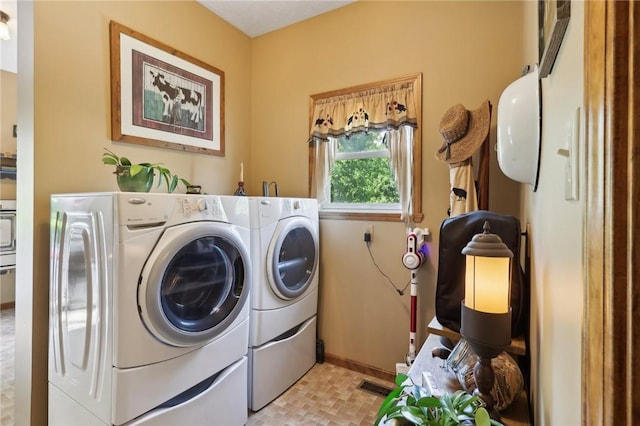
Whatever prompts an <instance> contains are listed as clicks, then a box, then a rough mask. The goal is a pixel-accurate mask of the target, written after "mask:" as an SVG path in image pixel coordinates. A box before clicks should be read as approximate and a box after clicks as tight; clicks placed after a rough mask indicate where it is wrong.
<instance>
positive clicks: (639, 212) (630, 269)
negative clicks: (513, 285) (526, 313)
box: [582, 1, 640, 425]
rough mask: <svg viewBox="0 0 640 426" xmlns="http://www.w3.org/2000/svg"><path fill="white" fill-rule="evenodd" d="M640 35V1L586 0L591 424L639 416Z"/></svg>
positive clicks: (586, 378)
mask: <svg viewBox="0 0 640 426" xmlns="http://www.w3.org/2000/svg"><path fill="white" fill-rule="evenodd" d="M639 31H640V4H636V2H634V1H606V2H599V1H589V2H585V67H584V69H585V117H586V147H587V149H586V150H585V151H586V156H585V159H586V164H587V168H586V170H587V176H586V178H587V181H586V182H587V186H586V202H585V228H584V241H585V252H584V254H585V255H584V265H585V266H584V277H585V298H584V302H585V303H584V319H583V362H582V373H583V374H582V377H583V378H582V384H583V386H582V424H585V425H623V424H633V423H634V421H635V420H636V419H637V418H638V416H639V415H640V380H639V379H640V371H639V370H638V368H637V366H638V365H640V325H637V324H634V317H635V320H636V322H637V321H638V320H639V319H640V247H638V244H640V239H639V238H638V237H637V236H636V232H638V230H639V229H640V228H639V225H640V205H639V204H640V201H639V200H640V189H639V188H640V128H639V125H638V119H637V118H634V117H638V115H639V114H640V95H639V93H640V91H639V90H637V88H638V87H640V70H639V69H638V67H639V65H640V64H638V61H637V59H638V58H640V54H639V52H640V48H639V46H638V44H639V43H640V40H638V36H637V34H639ZM634 38H635V40H634ZM634 157H635V158H634ZM634 366H636V368H635V369H634Z"/></svg>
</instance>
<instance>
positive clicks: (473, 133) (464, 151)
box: [435, 99, 491, 164]
mask: <svg viewBox="0 0 640 426" xmlns="http://www.w3.org/2000/svg"><path fill="white" fill-rule="evenodd" d="M490 126H491V110H490V107H489V100H488V99H487V100H486V101H484V102H483V103H482V105H481V106H480V107H479V108H478V109H476V110H473V111H469V110H467V109H466V108H465V107H464V106H463V105H462V104H457V105H454V106H452V107H451V108H449V109H448V110H447V111H446V112H445V113H444V115H443V116H442V119H441V120H440V129H439V131H440V135H442V139H444V143H443V144H442V146H441V147H440V148H439V149H438V151H436V154H435V156H436V158H437V159H438V160H442V161H446V162H447V163H450V164H451V163H459V162H460V161H464V160H466V159H467V158H469V157H471V156H472V155H473V153H474V152H476V150H477V149H478V148H480V145H482V142H484V141H485V139H486V138H487V135H488V134H489V127H490Z"/></svg>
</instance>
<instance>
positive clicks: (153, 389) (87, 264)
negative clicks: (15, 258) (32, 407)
mask: <svg viewBox="0 0 640 426" xmlns="http://www.w3.org/2000/svg"><path fill="white" fill-rule="evenodd" d="M50 257H51V267H50V283H51V285H50V306H49V309H50V327H49V423H50V424H59V425H65V426H69V425H134V424H135V425H138V424H144V425H177V424H180V425H202V424H207V425H211V424H220V425H241V424H245V423H246V421H247V404H246V400H247V397H248V395H247V380H248V376H247V374H248V358H247V346H248V339H249V312H250V297H249V293H250V288H251V276H252V274H251V261H250V217H249V201H248V200H247V199H246V197H223V196H208V195H176V194H155V193H124V192H116V193H93V194H60V195H52V197H51V256H50Z"/></svg>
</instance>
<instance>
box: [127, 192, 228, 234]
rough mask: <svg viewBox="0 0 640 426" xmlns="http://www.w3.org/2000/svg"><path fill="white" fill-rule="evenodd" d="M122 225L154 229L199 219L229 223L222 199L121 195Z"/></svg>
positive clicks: (190, 196)
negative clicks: (158, 226)
mask: <svg viewBox="0 0 640 426" xmlns="http://www.w3.org/2000/svg"><path fill="white" fill-rule="evenodd" d="M118 209H119V213H120V214H119V216H120V225H124V226H153V225H167V224H175V223H181V222H191V221H197V220H216V221H222V222H227V221H228V220H227V215H226V213H225V211H224V208H223V206H222V202H221V200H220V197H219V196H215V195H199V194H198V195H175V194H155V193H151V194H148V193H144V194H143V193H135V194H134V193H122V194H121V195H120V197H119V202H118Z"/></svg>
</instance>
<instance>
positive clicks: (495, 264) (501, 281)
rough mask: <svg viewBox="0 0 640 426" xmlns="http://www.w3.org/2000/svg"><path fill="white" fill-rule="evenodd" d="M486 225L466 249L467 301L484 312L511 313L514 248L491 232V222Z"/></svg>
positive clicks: (466, 302)
mask: <svg viewBox="0 0 640 426" xmlns="http://www.w3.org/2000/svg"><path fill="white" fill-rule="evenodd" d="M483 229H484V232H483V233H482V234H477V235H475V236H474V237H473V238H472V240H471V241H470V242H469V244H467V246H466V247H465V248H464V249H462V254H464V255H465V256H466V271H465V292H464V293H465V294H464V304H465V305H466V306H467V307H468V308H469V309H473V310H476V311H480V312H487V313H493V314H504V313H508V312H509V311H510V309H511V307H510V300H511V260H512V258H513V252H512V251H511V250H509V248H508V247H507V246H506V245H505V244H504V243H503V242H502V240H501V239H500V237H499V236H498V235H496V234H491V233H490V232H489V231H490V226H489V222H485V223H484V226H483Z"/></svg>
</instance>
